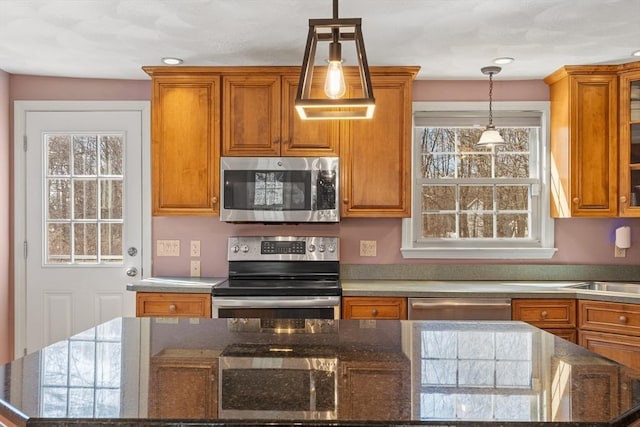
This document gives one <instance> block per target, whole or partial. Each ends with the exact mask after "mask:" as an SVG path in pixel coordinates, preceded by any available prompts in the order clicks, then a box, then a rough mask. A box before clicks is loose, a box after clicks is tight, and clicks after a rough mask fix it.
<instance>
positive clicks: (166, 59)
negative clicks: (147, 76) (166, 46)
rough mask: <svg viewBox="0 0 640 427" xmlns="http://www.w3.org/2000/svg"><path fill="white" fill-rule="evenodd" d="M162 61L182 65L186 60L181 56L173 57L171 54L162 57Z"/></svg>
mask: <svg viewBox="0 0 640 427" xmlns="http://www.w3.org/2000/svg"><path fill="white" fill-rule="evenodd" d="M162 62H163V63H164V64H167V65H180V64H182V63H183V62H184V61H183V60H182V59H180V58H173V57H170V56H165V57H164V58H162Z"/></svg>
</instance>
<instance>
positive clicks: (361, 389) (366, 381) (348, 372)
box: [338, 354, 411, 420]
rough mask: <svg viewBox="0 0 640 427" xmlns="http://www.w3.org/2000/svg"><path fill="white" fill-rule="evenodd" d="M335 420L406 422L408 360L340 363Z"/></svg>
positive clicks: (408, 395)
mask: <svg viewBox="0 0 640 427" xmlns="http://www.w3.org/2000/svg"><path fill="white" fill-rule="evenodd" d="M339 372H340V375H341V378H340V382H339V386H338V417H339V418H340V419H351V420H408V419H409V418H410V415H411V414H410V406H411V405H410V402H411V398H410V386H409V385H410V375H411V367H410V362H409V360H408V359H407V358H406V357H404V355H402V354H399V355H397V357H392V358H391V360H387V361H368V362H357V361H353V362H340V365H339Z"/></svg>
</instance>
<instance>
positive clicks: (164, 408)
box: [149, 349, 218, 419]
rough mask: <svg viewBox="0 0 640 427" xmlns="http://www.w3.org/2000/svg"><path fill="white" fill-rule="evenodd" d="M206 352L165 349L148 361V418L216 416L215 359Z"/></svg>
mask: <svg viewBox="0 0 640 427" xmlns="http://www.w3.org/2000/svg"><path fill="white" fill-rule="evenodd" d="M208 353H211V351H210V350H186V349H185V350H182V349H169V350H165V351H163V353H161V354H160V355H158V356H154V357H152V358H151V366H150V375H149V417H151V418H172V419H176V418H181V419H212V418H217V416H218V386H217V384H218V382H217V381H218V380H217V378H218V360H217V359H216V358H214V357H208Z"/></svg>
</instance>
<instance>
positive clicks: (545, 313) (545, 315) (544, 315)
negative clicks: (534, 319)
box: [540, 311, 549, 319]
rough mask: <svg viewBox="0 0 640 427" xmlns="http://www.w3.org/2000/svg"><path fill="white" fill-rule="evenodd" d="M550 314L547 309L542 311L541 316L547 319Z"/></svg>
mask: <svg viewBox="0 0 640 427" xmlns="http://www.w3.org/2000/svg"><path fill="white" fill-rule="evenodd" d="M548 315H549V313H547V312H546V311H543V312H541V313H540V317H542V318H543V319H546V318H547V316H548Z"/></svg>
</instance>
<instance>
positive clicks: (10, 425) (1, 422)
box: [0, 415, 16, 427]
mask: <svg viewBox="0 0 640 427" xmlns="http://www.w3.org/2000/svg"><path fill="white" fill-rule="evenodd" d="M0 426H2V427H5V426H6V427H16V424H14V423H12V422H11V421H9V420H8V419H6V418H5V417H3V416H2V415H0Z"/></svg>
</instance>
